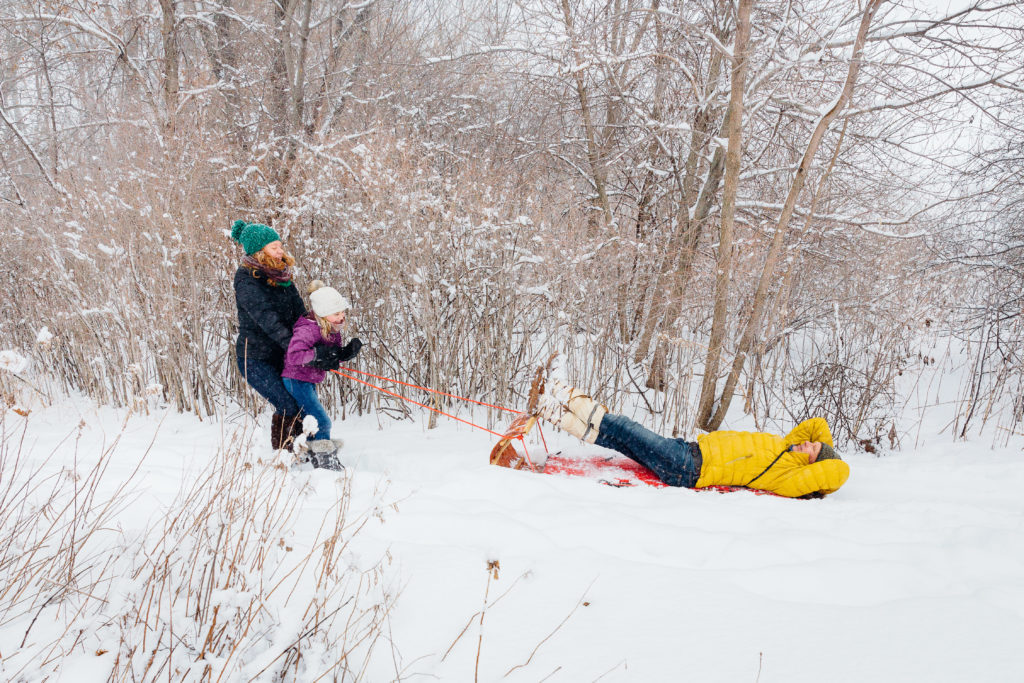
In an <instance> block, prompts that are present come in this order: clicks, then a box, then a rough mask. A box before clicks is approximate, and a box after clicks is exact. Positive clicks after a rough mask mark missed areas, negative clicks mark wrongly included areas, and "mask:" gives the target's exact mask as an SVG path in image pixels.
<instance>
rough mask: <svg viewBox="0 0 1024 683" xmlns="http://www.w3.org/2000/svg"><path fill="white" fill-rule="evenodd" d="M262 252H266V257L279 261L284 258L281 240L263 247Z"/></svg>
mask: <svg viewBox="0 0 1024 683" xmlns="http://www.w3.org/2000/svg"><path fill="white" fill-rule="evenodd" d="M263 251H265V252H267V256H269V257H271V258H274V259H277V260H278V261H280V260H281V259H283V258H284V245H283V244H281V240H275V241H273V242H271V243H270V244H268V245H267V246H265V247H263Z"/></svg>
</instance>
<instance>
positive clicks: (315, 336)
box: [281, 313, 345, 384]
mask: <svg viewBox="0 0 1024 683" xmlns="http://www.w3.org/2000/svg"><path fill="white" fill-rule="evenodd" d="M312 315H313V314H312V313H307V314H306V315H303V316H300V317H299V319H298V320H296V321H295V327H294V329H293V330H292V340H291V342H289V343H288V352H287V353H286V354H285V356H284V370H283V371H282V372H281V376H282V377H287V378H289V379H297V380H301V381H303V382H312V383H313V384H320V382H323V381H324V377H326V376H327V371H326V370H317V369H316V368H314V367H313V366H311V365H307V363H311V362H313V358H314V357H315V356H316V349H315V348H314V347H316V346H317V345H319V344H329V345H331V346H339V347H340V346H344V345H345V344H344V337H342V336H341V332H335V333H333V334H332V335H331V338H330V339H324V337H323V335H322V334H320V326H319V325H317V324H316V320H314V319H313V317H312Z"/></svg>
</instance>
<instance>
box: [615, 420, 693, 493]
mask: <svg viewBox="0 0 1024 683" xmlns="http://www.w3.org/2000/svg"><path fill="white" fill-rule="evenodd" d="M595 443H596V444H597V445H598V446H601V447H603V448H610V449H612V450H613V451H618V452H619V453H622V454H623V455H625V456H626V457H627V458H629V459H630V460H635V461H636V462H638V463H640V464H641V465H643V466H644V467H646V468H647V469H649V470H651V471H652V472H654V474H656V475H657V477H658V479H660V480H661V481H663V482H664V483H666V484H668V485H669V486H685V487H686V488H689V489H692V488H693V487H694V486H696V485H697V480H698V479H700V467H699V466H698V465H697V461H696V460H695V459H694V450H695V449H696V448H697V444H695V443H691V442H689V441H684V440H683V439H667V438H665V437H664V436H659V435H658V434H655V433H654V432H652V431H651V430H649V429H647V428H646V427H644V426H643V425H641V424H639V423H637V422H634V421H633V420H630V419H629V418H628V417H623V416H622V415H612V414H611V413H609V414H607V415H605V416H604V418H603V419H602V420H601V429H600V431H598V434H597V441H596V442H595ZM698 452H699V451H698Z"/></svg>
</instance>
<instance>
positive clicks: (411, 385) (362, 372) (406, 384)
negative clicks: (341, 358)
mask: <svg viewBox="0 0 1024 683" xmlns="http://www.w3.org/2000/svg"><path fill="white" fill-rule="evenodd" d="M345 369H346V370H348V371H349V372H357V373H359V374H360V375H367V376H368V377H373V378H374V379H379V380H383V381H385V382H395V383H396V384H401V385H402V386H406V387H410V388H412V389H422V390H423V391H429V392H431V393H433V394H441V395H442V396H447V397H449V398H457V399H459V400H460V401H467V402H469V403H475V404H477V405H479V406H487V407H488V408H494V409H496V410H504V411H506V412H509V413H515V414H516V415H522V414H523V411H521V410H514V409H512V408H503V407H501V406H496V405H492V404H490V403H484V402H483V401H477V400H474V399H472V398H466V397H465V396H456V395H455V394H449V393H447V392H444V391H438V390H437V389H429V388H427V387H421V386H420V385H418V384H409V383H408V382H403V381H402V380H400V379H392V378H390V377H382V376H380V375H375V374H373V373H372V372H365V371H363V370H356V369H355V368H345ZM331 372H334V373H337V374H339V375H342V376H343V377H348V378H349V379H354V380H356V381H357V382H363V380H361V379H359V378H357V377H351V376H349V375H346V374H344V373H342V372H340V371H338V370H331ZM363 384H365V385H367V386H371V387H374V388H375V389H380V387H377V386H374V385H373V384H370V383H369V382H363ZM381 391H385V392H386V393H391V392H389V391H386V390H385V389H381ZM392 395H393V396H398V397H399V398H405V396H401V395H399V394H392ZM406 400H409V399H406ZM413 403H416V402H415V401H413ZM417 405H423V404H422V403H420V404H417ZM431 410H433V409H431ZM438 412H440V411H438ZM442 415H447V413H442Z"/></svg>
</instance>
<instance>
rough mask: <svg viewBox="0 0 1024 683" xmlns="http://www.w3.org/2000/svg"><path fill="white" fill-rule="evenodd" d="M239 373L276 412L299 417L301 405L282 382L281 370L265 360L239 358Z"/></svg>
mask: <svg viewBox="0 0 1024 683" xmlns="http://www.w3.org/2000/svg"><path fill="white" fill-rule="evenodd" d="M238 371H239V372H240V373H242V377H244V378H245V381H246V382H248V383H249V386H251V387H252V388H253V389H255V390H256V391H257V392H258V393H259V395H260V396H262V397H263V398H265V399H267V400H268V401H270V404H271V405H272V406H274V412H275V413H278V414H280V415H298V414H299V413H301V412H302V409H301V408H300V407H299V404H298V403H296V402H295V399H294V398H292V395H291V394H290V393H288V390H287V389H285V387H284V382H282V381H281V368H280V367H278V366H276V365H274V364H273V363H270V362H268V361H265V360H259V359H257V358H245V357H243V356H239V357H238Z"/></svg>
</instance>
